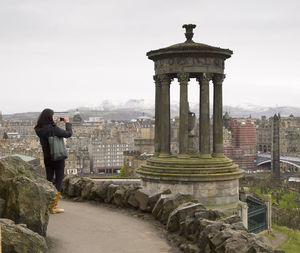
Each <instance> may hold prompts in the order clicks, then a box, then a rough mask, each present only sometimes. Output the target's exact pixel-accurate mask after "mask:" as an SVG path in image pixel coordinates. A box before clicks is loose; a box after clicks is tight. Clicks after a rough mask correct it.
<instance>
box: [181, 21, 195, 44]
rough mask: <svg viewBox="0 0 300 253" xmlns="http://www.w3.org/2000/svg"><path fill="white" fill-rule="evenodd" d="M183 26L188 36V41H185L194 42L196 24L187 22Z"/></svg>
mask: <svg viewBox="0 0 300 253" xmlns="http://www.w3.org/2000/svg"><path fill="white" fill-rule="evenodd" d="M182 28H185V37H186V41H185V42H194V41H193V40H192V38H193V36H194V33H193V29H194V28H196V25H194V24H185V25H183V26H182Z"/></svg>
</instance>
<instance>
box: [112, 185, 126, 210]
mask: <svg viewBox="0 0 300 253" xmlns="http://www.w3.org/2000/svg"><path fill="white" fill-rule="evenodd" d="M124 198H125V189H124V188H123V187H120V188H119V189H117V190H116V192H115V194H114V203H115V204H116V205H117V206H124V202H125V201H124Z"/></svg>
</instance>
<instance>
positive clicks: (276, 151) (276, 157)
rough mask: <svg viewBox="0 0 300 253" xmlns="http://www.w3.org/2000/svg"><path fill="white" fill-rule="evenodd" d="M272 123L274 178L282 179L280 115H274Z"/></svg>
mask: <svg viewBox="0 0 300 253" xmlns="http://www.w3.org/2000/svg"><path fill="white" fill-rule="evenodd" d="M272 123H273V124H272V155H271V156H272V162H271V164H272V178H273V179H280V137H279V128H280V114H278V115H277V114H275V115H274V117H273V122H272Z"/></svg>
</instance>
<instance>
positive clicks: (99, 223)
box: [47, 200, 178, 253]
mask: <svg viewBox="0 0 300 253" xmlns="http://www.w3.org/2000/svg"><path fill="white" fill-rule="evenodd" d="M60 207H61V208H64V209H65V213H64V214H54V215H51V216H50V221H49V225H48V230H47V242H48V245H49V248H50V249H49V253H54V252H55V253H71V252H72V253H77V252H78V253H79V252H80V253H82V252H93V253H98V252H99V253H100V252H101V253H114V252H115V253H120V252H122V253H132V252H139V253H148V252H149V253H156V252H157V253H167V252H172V253H175V252H178V250H176V249H174V248H172V247H171V246H170V245H169V244H168V242H167V241H166V239H165V237H164V235H163V233H162V232H161V231H160V230H159V229H158V228H157V227H156V226H155V225H153V224H151V223H150V222H148V221H145V220H143V219H141V218H137V217H134V216H137V215H135V214H132V213H130V212H126V211H122V210H120V209H116V208H110V207H108V206H106V205H102V204H95V203H90V202H84V203H79V202H72V201H69V200H61V201H60Z"/></svg>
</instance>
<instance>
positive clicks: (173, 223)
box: [167, 202, 205, 232]
mask: <svg viewBox="0 0 300 253" xmlns="http://www.w3.org/2000/svg"><path fill="white" fill-rule="evenodd" d="M198 210H205V207H204V206H203V205H201V204H199V203H193V202H187V203H183V204H181V205H179V206H178V207H177V208H176V209H175V210H174V211H173V212H171V214H170V216H169V218H168V222H167V230H168V231H169V232H175V231H177V230H179V228H180V223H181V222H183V221H184V220H185V218H186V217H187V216H189V215H193V214H194V213H195V212H196V211H198Z"/></svg>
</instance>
